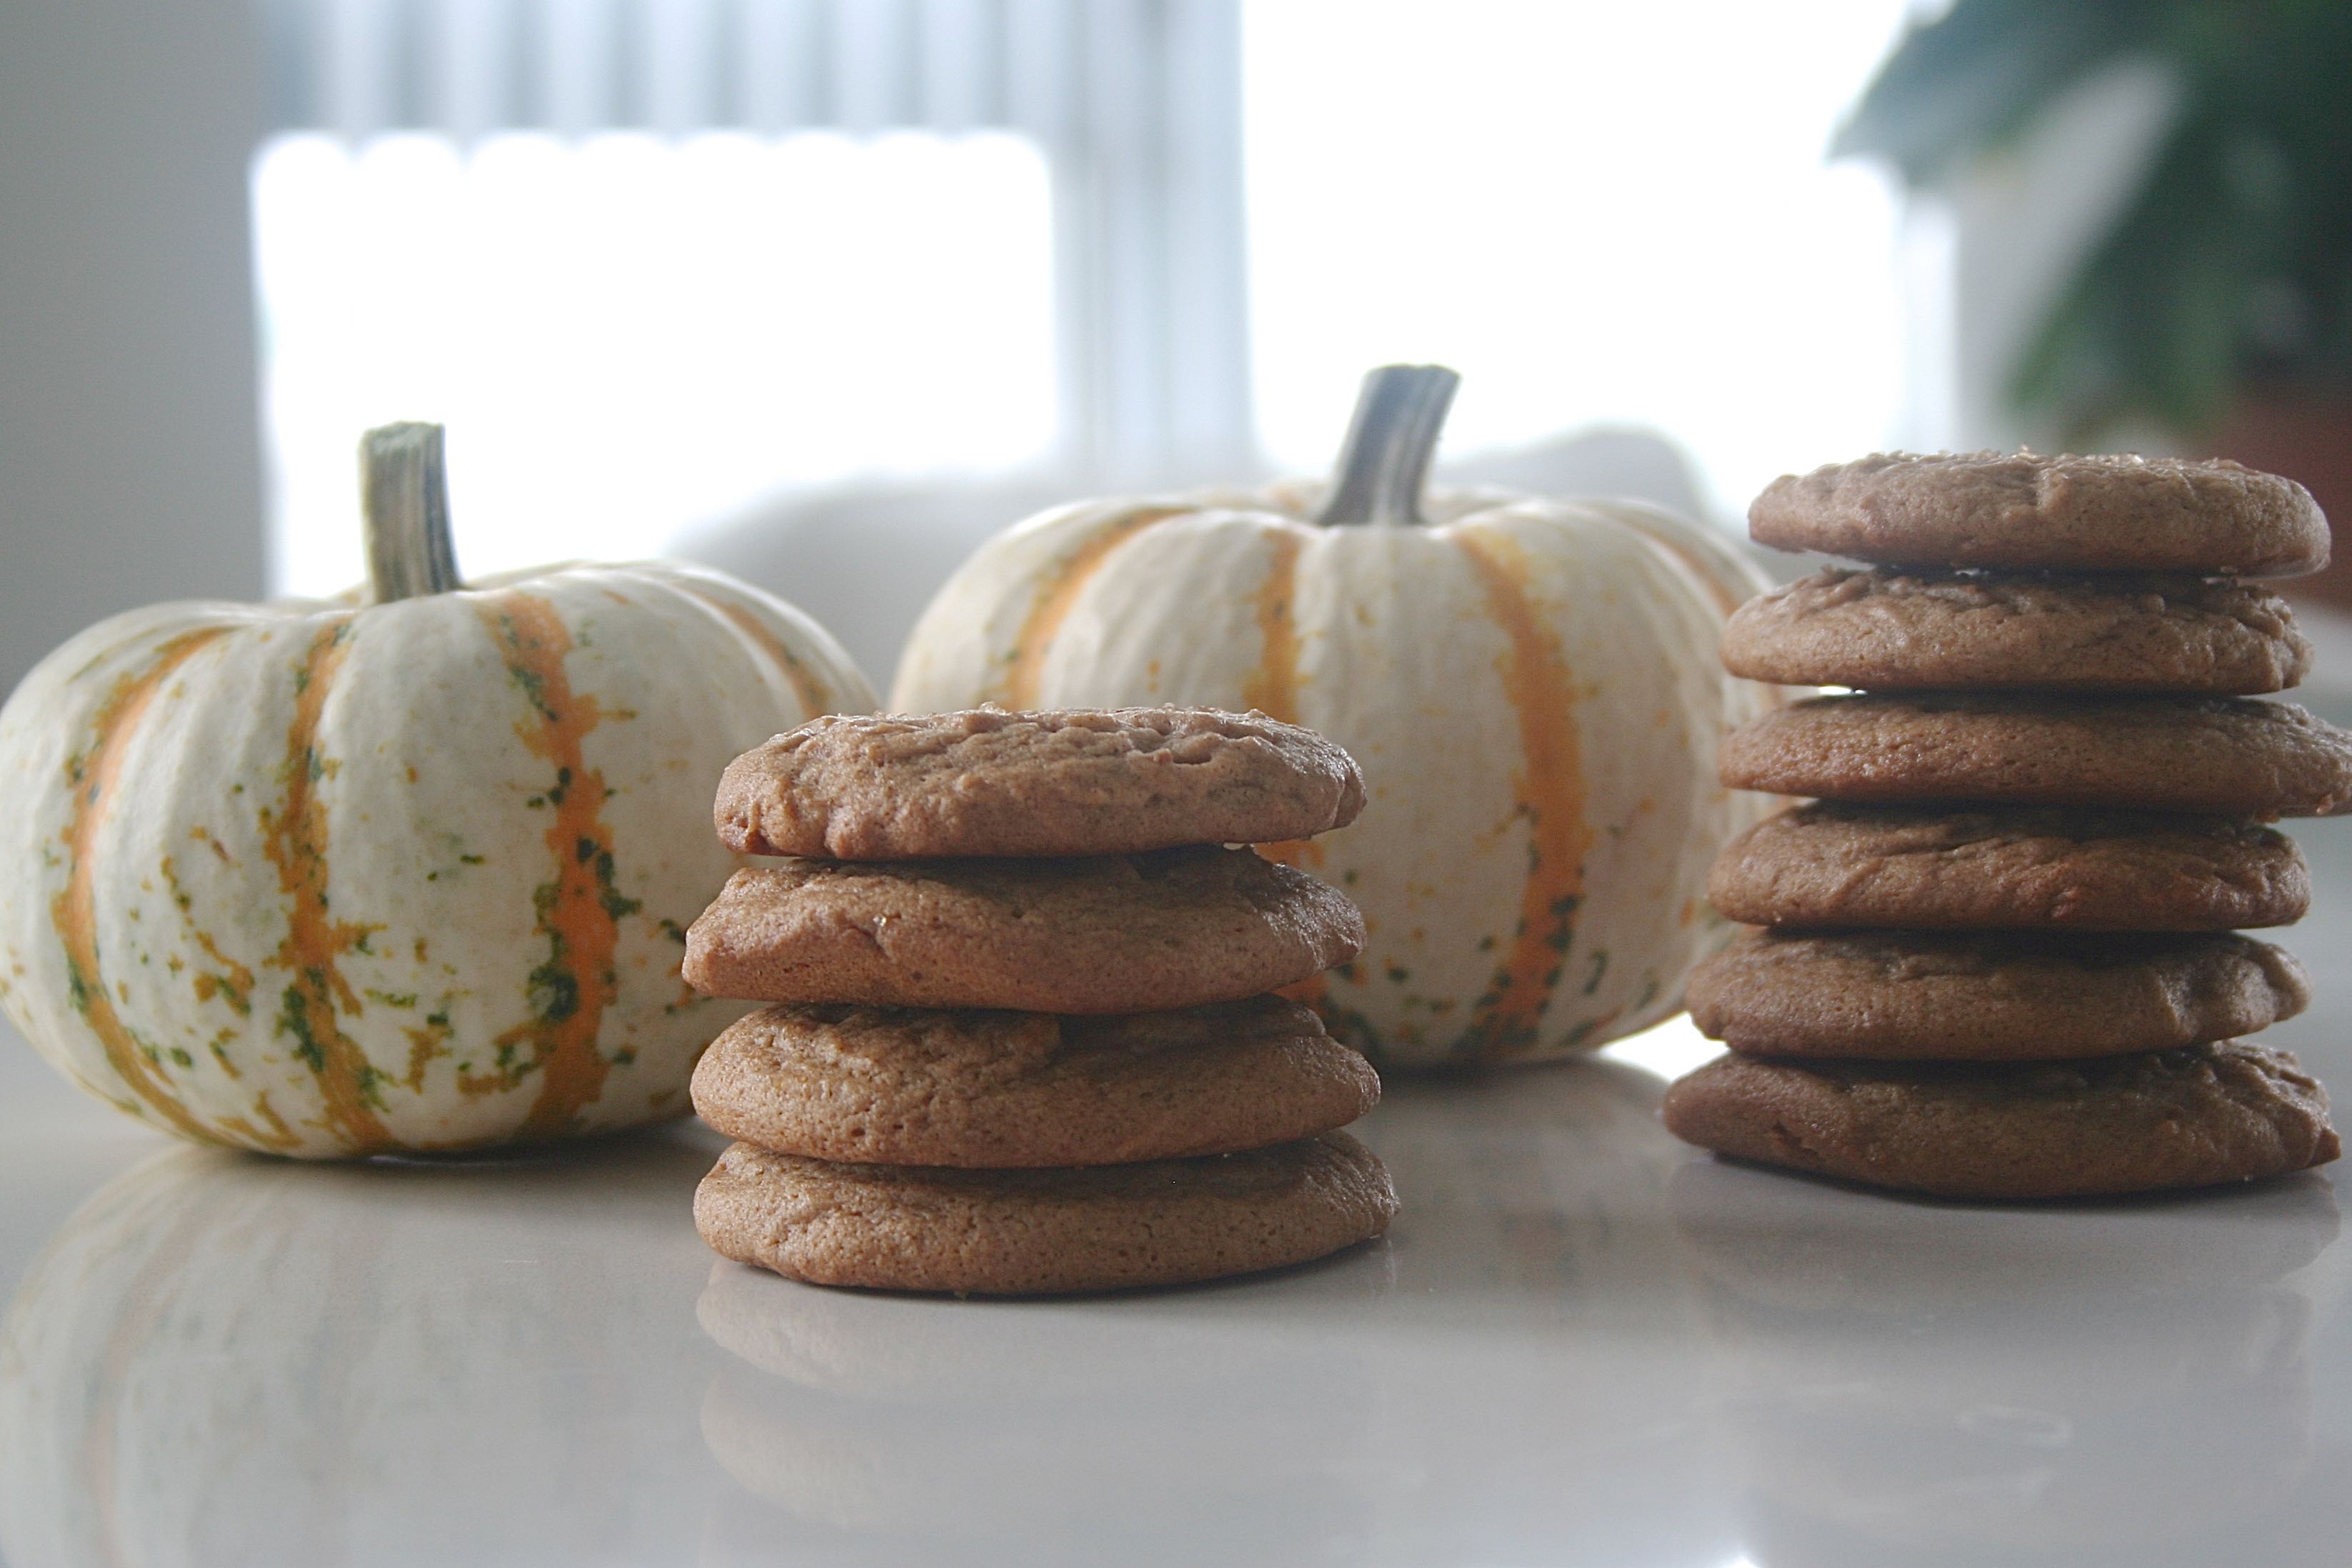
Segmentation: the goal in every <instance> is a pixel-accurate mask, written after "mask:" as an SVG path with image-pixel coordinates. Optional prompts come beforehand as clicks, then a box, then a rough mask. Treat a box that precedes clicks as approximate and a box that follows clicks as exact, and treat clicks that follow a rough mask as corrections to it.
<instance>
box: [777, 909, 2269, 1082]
mask: <svg viewBox="0 0 2352 1568" xmlns="http://www.w3.org/2000/svg"><path fill="white" fill-rule="evenodd" d="M1687 995H1688V998H1689V1002H1690V1011H1691V1021H1692V1022H1694V1023H1696V1025H1697V1026H1698V1027H1699V1029H1700V1030H1701V1031H1702V1032H1704V1033H1706V1035H1707V1036H1709V1037H1710V1038H1711V1039H1715V1040H1722V1041H1723V1042H1724V1043H1725V1044H1727V1045H1728V1046H1730V1047H1731V1049H1732V1050H1734V1051H1741V1052H1744V1053H1746V1054H1748V1055H1763V1056H1807V1057H1871V1058H1879V1059H1884V1060H1890V1061H1891V1060H1898V1059H1927V1060H1932V1059H1937V1058H1945V1059H1949V1060H1953V1061H2033V1060H2047V1059H2051V1058H2069V1057H2087V1056H2112V1055H2117V1054H2120V1053H2122V1052H2126V1051H2166V1050H2170V1049H2173V1048H2176V1047H2179V1046H2184V1045H2196V1044H2199V1043H2200V1042H2202V1041H2205V1040H2226V1039H2228V1038H2229V1037H2230V1036H2231V1035H2237V1034H2251V1033H2252V1032H2253V1031H2254V1030H2259V1029H2266V1028H2268V1027H2269V1026H2270V1025H2272V1024H2273V1023H2276V1022H2278V1021H2279V1020H2280V1019H2287V1018H2293V1017H2294V1015H2295V1014H2297V1013H2299V1012H2301V1011H2302V1010H2303V1009H2305V1007H2306V1006H2308V1005H2309V1004H2310V1001H2311V979H2310V977H2309V976H2307V975H2305V973H2304V969H2303V966H2302V965H2301V964H2299V963H2297V962H2295V960H2294V956H2293V955H2291V954H2288V953H2286V952H2284V951H2282V950H2281V949H2279V948H2277V947H2273V946H2271V945H2270V944H2269V943H2267V942H2256V941H2254V940H2252V938H2250V937H2245V936H2234V935H2226V934H2224V935H2214V936H2071V935H2070V936H2061V935H2057V934H2054V933H2050V932H2034V933H2013V932H1959V933H1942V934H1937V933H1931V932H1923V931H1867V932H1851V933H1840V934H1833V935H1825V934H1816V935H1790V934H1782V933H1777V932H1759V933H1756V934H1753V935H1750V936H1745V937H1742V938H1741V939H1740V940H1739V941H1738V942H1735V943H1733V944H1732V945H1731V946H1729V947H1727V948H1726V949H1725V950H1724V951H1722V952H1720V953H1717V954H1716V955H1715V956H1713V957H1710V958H1708V959H1706V961H1705V962H1703V963H1701V964H1700V965H1699V966H1698V967H1697V968H1696V969H1694V970H1692V971H1691V977H1690V982H1689V989H1688V993H1687ZM737 1027H738V1028H740V1027H741V1026H740V1025H738V1026H737Z"/></svg>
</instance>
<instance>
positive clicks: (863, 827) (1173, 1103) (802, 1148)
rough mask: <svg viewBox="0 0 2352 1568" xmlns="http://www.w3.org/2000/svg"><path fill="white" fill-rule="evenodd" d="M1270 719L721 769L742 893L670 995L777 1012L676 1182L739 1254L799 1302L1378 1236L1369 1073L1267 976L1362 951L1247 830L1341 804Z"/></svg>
mask: <svg viewBox="0 0 2352 1568" xmlns="http://www.w3.org/2000/svg"><path fill="white" fill-rule="evenodd" d="M1363 801H1364V790H1363V783H1362V780H1361V779H1360V777H1359V775H1358V773H1357V771H1356V766H1355V763H1354V762H1353V761H1352V760H1351V759H1350V758H1349V756H1348V754H1347V753H1346V752H1344V751H1342V750H1341V749H1340V748H1339V747H1336V746H1333V745H1332V744H1330V743H1329V742H1328V741H1326V740H1324V739H1323V738H1322V737H1319V736H1317V735H1315V734H1313V733H1312V732H1310V731H1307V730H1304V729H1300V728H1297V727H1294V726H1291V725H1286V724H1279V723H1276V722H1275V721H1274V720H1271V719H1268V718H1265V716H1262V715H1258V714H1250V715H1246V716H1242V715H1234V714H1226V713H1216V712H1211V711H1207V710H1199V709H1181V708H1141V709H1119V710H1110V711H1066V712H1056V713H1006V712H1003V711H1002V710H999V709H994V708H983V709H980V710H977V711H974V712H969V713H958V714H945V715H940V716H935V717H924V718H888V717H885V718H822V719H818V720H816V721H815V722H814V723H813V724H810V725H806V726H803V727H802V728H800V729H797V730H794V731H793V732H792V733H791V734H789V735H783V736H779V737H776V738H775V739H773V740H772V741H770V742H768V743H767V744H766V745H764V746H761V747H758V748H756V749H754V750H752V751H751V752H747V753H746V754H745V755H744V756H742V757H741V758H738V759H737V760H736V762H735V763H734V764H733V765H732V766H731V767H730V768H729V769H728V770H727V774H726V777H725V779H724V780H723V781H722V782H721V784H720V786H719V800H718V809H717V818H718V824H719V837H720V838H721V839H723V840H724V841H726V842H727V843H728V844H729V845H730V847H731V848H734V849H736V850H739V851H741V852H747V853H751V854H761V855H787V856H793V857H795V858H793V859H791V860H788V861H785V862H782V863H779V864H773V865H766V866H759V867H753V868H750V869H747V870H744V871H741V872H739V873H736V874H735V876H734V877H733V879H732V880H730V882H729V883H728V884H727V887H726V889H725V891H724V892H722V893H721V894H720V895H719V899H718V900H717V902H715V903H714V904H712V905H711V906H710V908H709V910H708V911H706V912H705V913H704V914H703V915H702V917H701V918H700V919H698V920H697V921H696V922H695V924H694V927H693V929H692V930H691V931H690V932H689V933H688V938H687V956H686V976H687V978H688V980H689V981H691V982H692V983H693V984H694V985H695V986H696V987H698V988H700V989H702V990H704V991H706V992H709V993H711V994H713V995H718V996H725V997H736V998H747V999H752V1000H758V1001H764V1002H768V1003H771V1004H772V1005H771V1006H768V1007H766V1008H764V1009H761V1010H760V1011H758V1012H754V1013H752V1014H751V1015H750V1016H749V1017H746V1018H744V1019H741V1020H740V1022H738V1023H736V1024H735V1025H734V1026H733V1027H732V1028H730V1029H729V1030H727V1032H726V1033H724V1034H722V1035H721V1036H720V1037H719V1039H718V1040H716V1041H715V1042H714V1043H713V1044H712V1045H711V1047H710V1049H709V1051H708V1052H706V1053H705V1055H704V1057H703V1060H702V1061H701V1063H700V1065H699V1066H698V1069H697V1070H696V1072H695V1076H694V1104H695V1109H696V1110H697V1111H698V1112H699V1113H701V1115H702V1117H703V1119H704V1120H705V1121H707V1122H709V1124H711V1125H713V1126H714V1127H717V1128H718V1129H719V1131H720V1132H722V1133H726V1134H729V1135H730V1136H732V1137H734V1138H737V1139H739V1140H740V1142H738V1143H737V1144H736V1145H734V1146H733V1147H732V1148H730V1149H729V1150H728V1151H727V1153H726V1154H725V1155H724V1156H722V1157H721V1158H720V1160H719V1165H718V1167H717V1168H716V1169H715V1170H713V1171H712V1172H711V1173H710V1175H709V1176H708V1177H706V1178H705V1179H704V1181H703V1183H702V1186H701V1189H700V1191H699V1192H698V1194H697V1195H696V1199H695V1220H696V1223H697V1225H698V1227H699V1228H700V1229H701V1231H702V1234H703V1237H704V1238H705V1239H707V1240H708V1241H709V1243H710V1244H711V1246H712V1247H714V1248H715V1249H718V1250H719V1252H721V1253H724V1254H725V1255H726V1256H728V1257H730V1258H734V1259H738V1260H741V1261H743V1262H747V1263H756V1264H759V1265H761V1266H763V1267H765V1268H769V1269H772V1270H776V1271H777V1272H779V1273H782V1274H786V1275H790V1276H792V1277H793V1278H796V1279H802V1280H809V1281H815V1282H818V1283H822V1284H834V1285H866V1286H876V1287H882V1288H887V1289H897V1290H913V1291H958V1292H985V1293H1024V1294H1026V1293H1033V1292H1045V1291H1099V1290H1110V1289H1117V1288H1120V1287H1126V1286H1137V1285H1157V1284H1172V1283H1178V1282H1181V1281H1194V1280H1205V1279H1212V1278H1215V1277H1218V1276H1221V1275H1226V1274H1238V1273H1246V1272H1250V1271H1253V1270H1260V1269H1269V1268H1274V1267H1276V1266H1278V1265H1281V1264H1286V1263H1297V1262H1303V1261H1305V1260H1307V1259H1310V1258H1318V1257H1320V1256H1322V1255H1324V1254H1325V1253H1328V1252H1332V1251H1336V1250H1337V1249H1339V1248H1342V1247H1345V1246H1347V1245H1349V1244H1350V1243H1352V1242H1356V1241H1360V1240H1364V1239H1368V1238H1370V1237H1372V1236H1376V1235H1379V1234H1380V1233H1381V1231H1382V1230H1383V1229H1385V1228H1387V1225H1388V1222H1389V1219H1390V1217H1391V1215H1392V1214H1393V1213H1394V1212H1395V1208H1396V1198H1395V1195H1394V1193H1393V1192H1392V1191H1391V1187H1390V1185H1389V1178H1388V1175H1387V1173H1386V1172H1385V1171H1384V1170H1382V1169H1381V1165H1380V1162H1379V1160H1378V1159H1376V1158H1375V1157H1374V1156H1373V1155H1372V1154H1371V1153H1370V1151H1369V1150H1367V1149H1366V1148H1365V1147H1364V1146H1363V1145H1361V1144H1360V1143H1358V1142H1356V1141H1355V1140H1354V1139H1353V1138H1351V1137H1349V1135H1348V1134H1345V1133H1342V1132H1339V1131H1338V1129H1339V1127H1341V1126H1343V1125H1345V1124H1347V1123H1349V1122H1352V1121H1354V1120H1355V1119H1356V1118H1357V1117H1359V1116H1360V1115H1362V1114H1363V1113H1365V1112H1366V1111H1369V1110H1370V1108H1371V1106H1372V1104H1373V1103H1374V1102H1375V1101H1376V1100H1377V1099H1378V1098H1379V1096H1380V1080H1379V1079H1378V1078H1377V1077H1376V1076H1375V1075H1374V1074H1373V1071H1372V1069H1371V1067H1370V1064H1369V1063H1367V1062H1366V1061H1365V1060H1364V1059H1363V1058H1362V1057H1361V1056H1360V1055H1359V1054H1358V1053H1357V1052H1355V1051H1352V1050H1350V1049H1349V1048H1348V1047H1347V1046H1345V1045H1342V1044H1340V1043H1339V1042H1338V1041H1336V1040H1332V1039H1331V1038H1330V1037H1329V1036H1328V1034H1326V1033H1325V1032H1324V1030H1323V1028H1322V1025H1321V1023H1320V1022H1319V1021H1318V1019H1317V1018H1316V1016H1315V1014H1314V1013H1313V1012H1312V1011H1310V1010H1309V1009H1306V1008H1304V1007H1301V1006H1299V1005H1298V1004H1297V1003H1295V1002H1291V1001H1286V1000H1285V999H1283V998H1280V997H1278V996H1276V995H1273V994H1272V993H1273V992H1274V991H1275V989H1276V988H1277V987H1281V986H1286V985H1289V984H1292V983H1294V982H1297V981H1300V980H1304V979H1307V978H1308V977H1311V976H1313V975H1316V974H1318V973H1319V972H1321V971H1322V970H1324V969H1326V968H1328V967H1331V966H1332V965H1334V964H1339V963H1344V962H1346V961H1347V960H1348V959H1349V958H1352V957H1353V956H1355V955H1356V953H1357V952H1358V951H1359V950H1360V948H1361V947H1362V946H1363V941H1364V925H1363V916H1362V915H1361V914H1360V913H1359V912H1358V910H1357V909H1356V907H1355V905H1354V904H1351V903H1349V900H1348V899H1347V898H1346V896H1345V895H1343V894H1340V893H1339V892H1338V891H1337V890H1336V889H1333V888H1331V887H1328V886H1326V885H1325V884H1324V883H1320V882H1318V881H1316V880H1315V879H1314V878H1313V877H1311V876H1308V875H1307V874H1306V873H1303V872H1299V871H1296V870H1294V869H1292V868H1291V867H1289V866H1287V865H1282V864H1278V863H1276V862H1272V861H1269V860H1266V859H1264V858H1262V857H1260V856H1259V855H1258V854H1257V853H1256V852H1254V851H1252V850H1250V849H1248V848H1233V847H1229V846H1232V845H1236V844H1238V845H1248V844H1253V843H1264V842H1270V841H1280V840H1291V839H1301V838H1305V837H1307V836H1309V835H1311V834H1314V833H1318V832H1323V831H1328V830H1329V829H1332V828H1336V827H1339V826H1341V825H1343V824H1345V823H1346V822H1348V821H1350V820H1351V819H1352V818H1353V817H1354V816H1355V815H1356V813H1357V812H1358V811H1359V810H1361V809H1362V806H1363Z"/></svg>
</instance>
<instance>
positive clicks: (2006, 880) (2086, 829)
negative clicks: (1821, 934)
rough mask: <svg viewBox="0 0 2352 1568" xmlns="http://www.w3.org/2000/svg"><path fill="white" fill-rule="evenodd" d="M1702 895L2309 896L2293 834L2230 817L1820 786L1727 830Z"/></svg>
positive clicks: (1863, 899)
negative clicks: (1987, 804)
mask: <svg viewBox="0 0 2352 1568" xmlns="http://www.w3.org/2000/svg"><path fill="white" fill-rule="evenodd" d="M1706 892H1707V897H1708V898H1709V899H1710V900H1711V901H1713V903H1714V904H1715V907H1716V908H1717V910H1718V911H1720V912H1721V913H1722V914H1723V915H1727V916H1728V917H1729V918H1731V919H1733V920H1737V921H1739V922H1740V923H1742V924H1743V925H1789V926H1814V927H1822V928H1828V929H1836V928H1845V927H1856V926H1860V927H1872V926H1875V927H1881V928H1886V929H1894V930H1904V929H1911V930H1974V931H1988V930H1991V931H1998V930H2004V929H2016V928H2024V929H2052V928H2055V929H2072V930H2077V931H2227V930H2230V929H2231V928H2232V927H2234V926H2240V925H2289V924H2291V923H2292V922H2294V921H2296V920H2300V919H2302V918H2303V914H2304V910H2305V907H2306V906H2307V905H2308V904H2310V902H2311V870H2310V867H2309V866H2308V865H2307V864H2306V863H2305V861H2304V858H2303V852H2302V851H2301V850H2298V849H2297V848H2295V846H2294V841H2292V840H2289V839H2287V838H2285V837H2284V836H2283V835H2281V834H2279V833H2277V832H2275V831H2273V830H2271V829H2269V828H2264V827H2258V826H2256V825H2255V824H2253V823H2252V822H2242V821H2232V820H2231V819H2229V818H2224V817H2174V816H2154V815H2142V814H2138V813H2135V812H2128V811H2096V810H2083V809H2079V808H2063V807H2042V806H2021V807H2004V808H1999V809H1990V810H1952V809H1949V808H1944V807H1934V806H1850V805H1845V804H1843V803H1841V802H1838V801H1831V800H1823V801H1819V802H1816V803H1815V804H1813V805H1810V806H1800V807H1797V808H1794V809H1793V810H1787V811H1783V812H1781V813H1780V814H1779V815H1778V816H1773V817H1767V818H1766V819H1765V820H1764V821H1761V822H1759V823H1757V824H1756V826H1754V827H1753V828H1750V829H1748V831H1746V832H1745V833H1742V834H1741V835H1740V836H1739V837H1738V838H1737V839H1734V840H1733V841H1731V843H1730V844H1729V845H1728V846H1727V847H1726V848H1725V850H1724V852H1723V853H1722V854H1720V855H1719V856H1717V858H1716V862H1715V865H1714V868H1713V870H1712V871H1711V872H1710V873H1709V875H1708V877H1707V884H1706Z"/></svg>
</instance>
